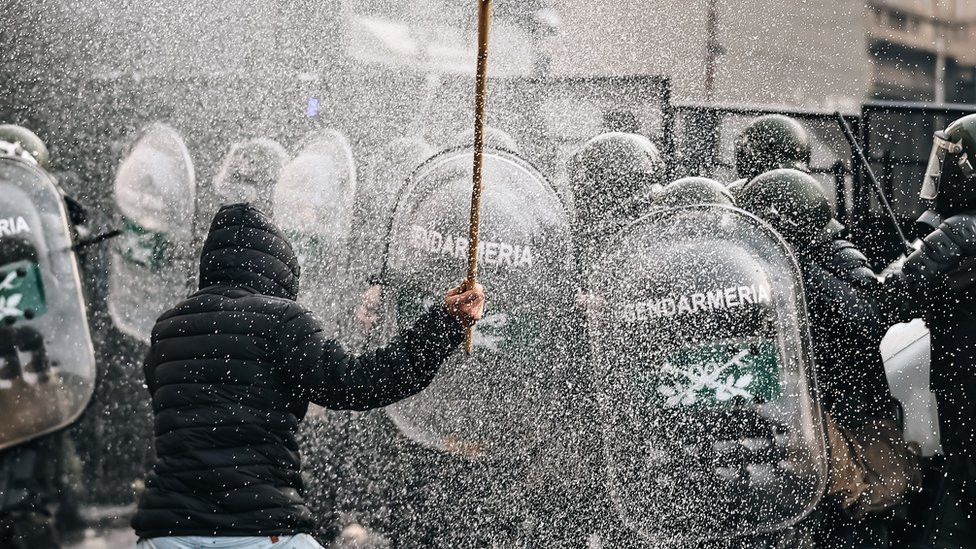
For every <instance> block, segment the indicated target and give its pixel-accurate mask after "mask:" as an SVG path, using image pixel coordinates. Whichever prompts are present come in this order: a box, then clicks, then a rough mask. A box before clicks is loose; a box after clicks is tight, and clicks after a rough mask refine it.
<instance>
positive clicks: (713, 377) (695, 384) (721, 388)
mask: <svg viewBox="0 0 976 549" xmlns="http://www.w3.org/2000/svg"><path fill="white" fill-rule="evenodd" d="M748 355H749V351H748V350H742V351H739V352H738V353H737V354H736V355H735V356H733V357H732V358H731V359H729V360H728V362H726V363H724V364H719V363H717V362H706V363H704V364H696V365H694V366H691V367H690V368H688V369H682V368H678V367H676V366H674V365H673V364H671V363H670V362H666V363H664V364H663V365H662V366H661V370H662V371H664V372H666V373H668V374H671V375H673V376H675V377H679V378H684V379H685V380H686V381H687V385H685V384H684V383H682V382H681V381H678V382H676V383H675V384H674V385H673V386H670V385H660V386H658V388H657V390H658V392H659V393H661V394H662V395H664V396H665V397H667V401H666V402H667V405H668V406H671V407H674V406H677V405H679V404H681V405H684V406H690V405H692V404H694V403H696V402H698V398H699V393H700V392H702V391H703V390H707V391H714V392H715V398H716V399H717V400H718V401H720V402H725V401H727V400H731V399H732V398H735V397H742V398H745V399H748V400H752V398H753V395H752V393H750V392H749V391H747V390H746V388H747V387H748V386H749V385H750V384H751V383H752V381H753V379H754V378H753V376H752V374H744V375H742V376H741V377H739V378H738V379H736V377H735V376H734V375H729V376H728V377H727V378H726V379H725V380H722V379H721V378H722V375H723V374H725V372H726V371H727V370H728V369H729V368H731V367H733V366H741V365H742V361H743V359H744V358H745V357H747V356H748Z"/></svg>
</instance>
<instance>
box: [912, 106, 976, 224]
mask: <svg viewBox="0 0 976 549" xmlns="http://www.w3.org/2000/svg"><path fill="white" fill-rule="evenodd" d="M920 196H921V197H922V198H923V199H925V200H935V202H936V210H937V211H939V212H940V213H942V214H951V213H953V212H955V211H958V210H960V209H964V208H971V207H972V206H973V205H976V114H970V115H968V116H964V117H962V118H960V119H958V120H956V121H955V122H953V123H952V124H949V127H948V128H946V129H945V131H940V132H935V143H934V144H933V145H932V153H931V154H930V155H929V164H928V168H927V169H926V170H925V180H924V181H923V182H922V192H921V193H920Z"/></svg>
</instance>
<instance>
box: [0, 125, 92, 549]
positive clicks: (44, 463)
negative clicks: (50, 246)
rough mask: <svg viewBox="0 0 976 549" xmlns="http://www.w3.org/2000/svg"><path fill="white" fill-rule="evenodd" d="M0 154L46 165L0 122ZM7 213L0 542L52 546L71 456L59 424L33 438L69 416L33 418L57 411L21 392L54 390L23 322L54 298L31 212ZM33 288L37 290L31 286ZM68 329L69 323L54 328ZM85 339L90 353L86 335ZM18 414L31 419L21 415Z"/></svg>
mask: <svg viewBox="0 0 976 549" xmlns="http://www.w3.org/2000/svg"><path fill="white" fill-rule="evenodd" d="M0 159H4V160H5V161H11V160H12V161H14V162H15V163H24V164H26V165H27V166H28V168H27V170H28V171H29V172H30V173H37V172H36V170H37V169H38V168H39V169H41V170H43V169H45V168H46V166H47V162H48V151H47V147H46V146H45V145H44V143H43V141H41V140H40V138H38V137H37V135H35V134H34V133H33V132H31V131H30V130H28V129H26V128H23V127H21V126H15V125H10V124H4V125H0ZM31 170H34V171H33V172H31ZM8 173H10V172H8ZM11 193H12V191H11ZM57 198H58V200H63V198H64V197H63V196H62V195H59V196H58V197H57ZM22 206H24V205H23V204H20V203H19V202H17V200H16V197H15V196H11V195H10V194H4V195H3V199H2V200H0V207H2V209H3V213H4V215H6V216H9V215H11V212H13V211H15V210H16V211H18V212H21V210H20V209H19V208H21V207H22ZM24 215H25V216H26V215H27V214H26V213H25V214H24ZM11 219H16V220H17V222H16V223H15V227H13V228H12V229H11V228H10V227H9V226H7V229H8V230H4V231H0V269H3V268H4V267H7V268H6V269H4V272H3V273H2V274H0V305H3V307H0V369H2V370H3V372H2V374H0V375H2V379H0V381H2V383H0V407H2V408H3V410H4V420H3V421H4V423H5V424H6V425H7V427H5V428H4V429H0V433H2V435H0V447H2V448H4V449H3V450H0V546H2V547H11V548H17V549H19V548H31V549H33V548H38V549H46V548H51V547H58V546H59V545H60V535H61V533H62V532H63V528H59V526H64V524H60V525H59V524H57V523H56V520H55V517H59V520H60V519H63V518H68V519H70V520H71V521H76V520H78V518H77V516H76V515H75V514H73V513H71V514H68V513H66V511H69V510H71V511H74V510H75V508H74V507H73V505H74V504H75V503H76V502H75V501H74V499H73V498H74V496H75V490H76V487H75V486H72V485H70V484H71V483H73V482H75V481H76V480H77V476H78V472H77V471H76V468H77V467H76V466H77V456H76V455H75V452H74V446H73V444H72V441H71V439H70V437H69V436H68V433H67V432H66V430H65V429H63V428H61V429H59V430H56V431H55V432H53V433H51V434H46V435H41V436H39V437H37V436H36V435H38V434H40V433H44V432H49V431H51V430H52V428H58V427H63V426H64V425H65V424H66V423H68V422H70V421H61V419H62V418H53V417H41V416H45V415H47V416H54V415H56V414H57V412H50V413H45V412H42V411H41V410H30V406H29V402H28V398H30V397H25V392H26V393H27V394H34V395H37V396H35V397H34V398H44V397H43V395H46V394H50V393H49V392H50V391H54V393H55V394H58V393H57V391H58V389H57V387H58V385H59V380H58V379H57V378H56V375H55V373H54V371H55V370H56V369H57V368H58V363H57V360H56V359H54V358H52V357H50V356H49V353H48V349H47V346H48V345H50V342H49V341H45V337H44V335H45V334H42V333H41V332H40V331H39V330H38V325H36V324H32V323H31V322H30V321H31V320H33V319H34V318H36V317H40V316H42V315H43V313H44V311H45V310H46V309H47V308H54V307H55V305H54V303H55V299H56V298H54V297H53V296H48V299H47V300H46V303H45V299H44V297H43V291H42V290H39V288H41V287H42V286H41V282H40V280H41V275H40V274H32V271H33V269H34V268H35V266H36V265H38V264H40V263H41V262H43V261H47V259H46V258H45V259H41V258H40V257H39V256H40V255H41V254H42V253H44V250H43V249H42V250H38V249H37V248H35V244H36V242H34V241H33V239H29V238H27V237H28V236H31V235H33V233H34V232H35V231H40V227H38V226H37V225H36V224H35V225H33V226H32V225H31V223H33V221H34V219H33V218H31V221H27V220H26V219H25V217H19V216H18V217H15V218H11ZM8 222H9V221H8V220H5V221H4V223H5V224H6V223H8ZM21 222H23V223H21ZM32 277H37V278H32ZM15 279H17V280H15ZM27 280H30V281H29V282H25V281H27ZM35 287H36V288H38V289H36V290H34V291H33V292H31V291H30V289H31V288H35ZM64 291H65V292H68V291H70V289H65V290H64ZM11 292H15V293H11ZM54 314H56V313H54ZM64 320H65V321H66V322H70V320H71V319H69V318H65V319H64ZM69 330H73V328H69V327H65V328H63V329H62V331H65V332H67V331H69ZM47 335H51V334H47ZM86 337H87V335H86ZM87 345H88V348H89V352H90V346H91V343H90V340H89V341H88V342H87ZM82 350H83V347H80V346H79V347H77V348H75V351H76V352H77V354H78V355H79V356H81V355H84V354H85V353H82V352H81V351H82ZM89 394H90V393H89ZM18 395H19V396H18ZM11 404H12V406H11ZM43 406H44V407H45V408H47V409H49V410H57V409H58V408H60V407H61V405H60V403H58V402H44V403H43ZM24 412H26V414H27V415H28V416H33V417H30V418H29V419H25V416H24V415H22V413H24ZM19 424H24V425H26V426H28V427H29V429H30V430H29V431H22V430H21V432H18V429H19V428H17V427H14V428H12V429H11V428H10V427H13V426H16V425H19Z"/></svg>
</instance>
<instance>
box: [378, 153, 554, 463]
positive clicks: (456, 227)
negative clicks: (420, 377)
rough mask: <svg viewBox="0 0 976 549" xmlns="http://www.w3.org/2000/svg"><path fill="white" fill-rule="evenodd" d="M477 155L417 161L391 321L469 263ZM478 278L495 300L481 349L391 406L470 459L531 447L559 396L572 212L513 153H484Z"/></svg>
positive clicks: (414, 432) (432, 442)
mask: <svg viewBox="0 0 976 549" xmlns="http://www.w3.org/2000/svg"><path fill="white" fill-rule="evenodd" d="M471 174H472V151H471V149H470V148H463V149H456V150H452V151H447V152H445V153H442V154H440V155H438V156H435V157H434V158H432V159H430V160H428V161H427V162H426V163H425V164H424V165H422V166H421V167H419V168H418V169H417V170H416V171H415V172H414V173H413V175H412V176H411V178H410V180H409V181H408V182H407V184H406V185H405V189H404V191H403V193H402V194H401V196H400V199H399V201H398V204H397V207H396V210H395V214H394V217H393V222H392V226H391V227H392V228H391V231H390V235H389V239H388V252H387V257H386V266H385V272H384V277H383V278H384V281H385V283H386V284H387V286H386V288H385V289H384V299H385V302H386V304H387V307H388V310H387V314H388V315H389V317H388V318H392V319H393V321H392V322H386V325H387V326H391V327H395V328H396V327H399V328H402V327H405V326H409V325H410V324H411V323H412V322H413V321H414V320H415V319H416V318H417V316H418V315H420V314H421V313H423V312H425V311H426V310H427V309H428V308H429V307H431V306H433V305H436V304H439V303H442V300H443V296H444V292H445V291H446V290H447V289H448V288H449V287H451V286H453V285H455V284H457V283H458V282H460V281H461V280H462V279H463V278H464V275H465V271H466V265H467V263H466V257H467V235H468V212H469V207H470V201H471ZM484 180H485V185H484V194H483V195H482V214H481V219H482V221H481V242H480V244H479V246H478V251H479V256H480V268H479V280H480V281H481V282H482V283H483V284H484V286H485V288H487V291H488V292H489V295H490V296H491V297H490V298H489V301H490V304H489V305H488V307H487V310H486V313H485V317H484V319H483V320H482V321H481V322H480V323H479V324H478V325H477V326H476V328H475V339H474V353H473V354H472V355H470V356H468V355H466V354H464V353H463V352H457V353H455V354H453V355H452V356H451V357H450V358H449V359H448V360H447V362H446V363H445V364H443V365H442V366H441V368H440V371H439V373H438V375H437V377H436V378H435V380H434V381H433V383H432V384H431V385H430V386H429V387H428V388H427V389H425V390H424V391H423V392H421V393H420V394H418V395H416V396H414V397H412V398H410V399H407V400H405V401H403V402H400V403H398V404H394V405H392V406H389V407H387V408H386V410H387V413H388V415H389V417H390V418H391V419H392V421H393V422H394V423H395V424H396V425H397V427H398V428H399V429H400V431H401V432H402V433H403V434H404V435H406V436H407V437H408V438H410V439H412V440H414V441H416V442H418V443H420V444H423V445H425V446H427V447H429V448H433V449H436V450H438V451H441V452H449V453H453V454H459V455H462V456H465V457H467V458H513V457H517V456H520V455H523V453H524V452H525V451H526V450H528V449H529V448H530V447H531V446H532V444H531V441H532V440H533V438H534V437H536V436H538V432H539V431H540V429H539V427H538V426H539V425H540V424H541V423H542V419H543V418H544V417H545V416H546V415H547V414H549V413H551V412H552V410H553V409H554V408H558V406H557V403H558V402H559V399H560V397H561V393H560V391H562V390H563V389H564V388H565V386H566V383H567V382H569V383H572V380H568V379H567V378H568V377H569V376H568V374H566V372H565V371H563V369H564V368H567V367H568V365H567V362H566V361H562V360H560V359H559V358H557V357H556V356H554V355H555V354H556V351H557V350H561V349H565V347H564V346H562V344H563V341H561V340H560V337H559V335H558V331H557V330H555V329H554V326H556V325H558V324H559V320H560V319H559V316H560V315H562V314H565V313H566V311H569V310H570V309H571V306H570V305H571V302H572V298H573V292H572V291H570V290H569V287H570V285H571V284H570V281H571V273H572V272H573V270H572V265H573V263H572V255H573V254H572V249H571V244H570V231H569V217H568V214H567V212H566V211H565V209H564V208H563V206H562V204H561V203H560V201H559V199H558V197H557V196H556V194H555V192H554V191H553V189H552V187H551V186H550V185H549V184H548V182H547V181H546V180H545V178H544V177H543V176H542V175H541V174H539V173H538V172H537V171H536V170H535V169H534V168H533V167H532V166H531V165H529V164H528V163H526V162H525V161H523V160H521V159H519V158H518V157H516V156H514V155H511V154H509V153H503V152H497V151H488V152H486V154H485V157H484Z"/></svg>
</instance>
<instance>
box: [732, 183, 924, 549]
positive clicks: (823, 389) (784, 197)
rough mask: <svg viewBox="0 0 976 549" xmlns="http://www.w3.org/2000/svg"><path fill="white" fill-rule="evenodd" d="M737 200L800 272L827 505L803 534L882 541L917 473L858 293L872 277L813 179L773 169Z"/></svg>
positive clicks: (841, 542)
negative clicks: (826, 461)
mask: <svg viewBox="0 0 976 549" xmlns="http://www.w3.org/2000/svg"><path fill="white" fill-rule="evenodd" d="M738 198H739V205H740V206H741V207H742V208H743V209H745V210H747V211H749V212H751V213H753V214H755V215H757V216H759V217H761V218H763V219H764V220H766V221H767V222H769V223H770V224H771V225H772V226H773V227H774V228H775V229H776V230H777V231H778V232H779V233H780V234H781V235H782V236H783V237H784V238H785V239H786V240H787V241H788V242H789V243H790V245H791V247H792V248H793V250H794V252H795V254H796V256H797V259H798V261H799V265H800V269H801V271H802V274H803V282H804V289H805V293H806V297H807V306H808V312H809V316H810V324H811V331H812V339H813V344H814V355H815V359H816V363H817V381H818V385H819V387H820V396H821V406H822V409H823V411H824V412H825V414H826V424H827V433H828V446H829V448H830V455H831V459H832V462H831V464H830V466H831V475H830V476H831V479H830V484H829V487H828V496H829V498H830V500H832V502H833V503H834V505H827V506H824V505H821V506H820V507H821V508H820V509H819V514H820V515H821V519H822V520H821V521H819V524H816V525H815V527H814V529H813V531H812V532H811V533H810V537H811V538H813V539H816V540H817V546H818V547H890V545H889V544H890V541H889V540H890V534H889V532H888V529H887V525H886V522H885V518H886V517H884V516H883V512H884V511H886V510H888V509H890V508H892V507H895V506H897V505H898V504H899V503H900V502H901V501H902V500H903V498H904V496H905V495H906V493H907V492H909V491H911V490H912V489H914V488H917V485H918V483H919V482H920V478H919V476H918V452H917V450H916V449H914V448H913V447H910V446H909V445H908V444H907V443H906V442H905V441H904V439H903V438H902V436H901V432H900V429H901V427H900V425H899V417H900V416H899V413H898V406H897V403H896V402H895V401H894V400H893V399H892V398H891V395H890V390H889V387H888V384H887V379H886V377H885V371H884V364H883V362H882V359H881V354H880V351H879V345H880V341H881V338H882V337H883V336H884V334H885V331H886V328H887V326H886V325H885V324H884V323H883V321H882V319H881V313H880V310H879V307H878V304H877V302H876V301H875V300H874V297H873V296H872V295H870V294H869V293H868V292H865V291H864V290H863V285H864V284H866V283H869V282H870V281H873V280H875V277H874V273H873V272H872V271H871V269H870V266H869V264H868V260H867V258H866V257H864V255H863V254H861V252H860V251H859V250H858V249H857V248H856V247H855V246H854V245H853V244H851V243H850V242H849V241H847V240H845V239H844V238H842V236H841V233H842V231H843V226H842V225H841V224H840V223H839V222H838V221H837V220H836V219H834V217H833V213H832V211H831V208H830V204H829V203H828V201H827V199H826V197H825V196H824V194H823V192H822V190H821V188H820V185H819V183H818V182H817V181H816V180H815V179H814V178H813V177H812V176H810V175H808V174H806V173H803V172H801V171H799V170H794V169H777V170H773V171H771V172H767V173H765V174H762V175H760V176H758V177H755V178H754V179H752V180H751V181H749V182H748V183H746V184H745V186H744V187H743V188H742V190H741V191H740V192H739V197H738ZM807 526H808V527H811V526H814V525H810V524H808V525H807Z"/></svg>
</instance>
